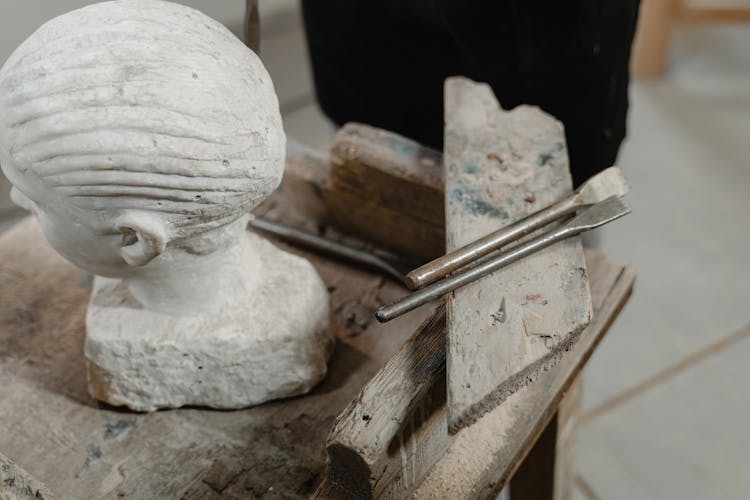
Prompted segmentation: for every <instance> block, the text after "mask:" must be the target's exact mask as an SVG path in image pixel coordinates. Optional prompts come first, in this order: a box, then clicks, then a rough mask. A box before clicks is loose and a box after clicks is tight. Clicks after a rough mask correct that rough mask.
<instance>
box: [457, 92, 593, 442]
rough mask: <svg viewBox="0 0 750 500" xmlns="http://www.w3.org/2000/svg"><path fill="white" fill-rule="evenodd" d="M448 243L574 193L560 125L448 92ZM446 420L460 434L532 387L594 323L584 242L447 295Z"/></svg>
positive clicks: (538, 114)
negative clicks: (582, 245)
mask: <svg viewBox="0 0 750 500" xmlns="http://www.w3.org/2000/svg"><path fill="white" fill-rule="evenodd" d="M445 113H446V128H445V152H444V153H445V154H444V162H445V200H446V201H445V204H446V246H447V249H448V251H452V250H455V249H457V248H459V247H461V246H463V245H466V244H468V243H470V242H472V241H473V240H476V239H478V238H480V237H482V236H484V235H486V234H487V233H490V232H492V231H495V230H497V229H499V228H501V227H504V226H506V225H508V224H511V223H512V222H515V221H517V220H519V219H521V218H523V217H525V216H526V215H529V214H531V213H533V212H535V211H537V210H540V209H542V208H544V207H546V206H548V205H550V204H552V203H553V202H555V201H557V200H559V199H560V198H562V197H564V196H566V195H568V194H570V193H571V191H572V181H571V177H570V171H569V170H568V157H567V152H566V148H565V136H564V132H563V127H562V124H561V123H560V122H558V121H557V120H555V119H554V118H553V117H551V116H549V115H547V114H546V113H544V112H542V111H541V110H539V109H538V108H536V107H530V106H519V107H517V108H515V109H514V110H512V111H507V112H506V111H503V110H502V109H501V108H500V106H499V104H498V103H497V101H496V100H495V97H494V95H493V94H492V90H491V89H490V87H489V86H488V85H486V84H477V83H474V82H472V81H471V80H468V79H466V78H450V79H448V80H447V81H446V87H445ZM447 315H448V348H447V370H448V423H449V430H450V431H451V432H456V431H458V430H459V429H461V428H462V427H465V426H467V425H470V424H472V423H473V422H475V421H476V420H477V419H478V418H479V417H481V416H482V415H483V414H484V413H486V412H487V411H489V410H491V409H492V408H494V407H495V406H496V405H497V404H498V403H500V402H502V401H503V400H505V399H506V398H507V397H508V396H509V395H511V394H513V393H514V392H515V391H517V390H518V389H520V388H522V387H524V386H526V385H527V384H528V383H529V382H531V381H533V380H534V379H535V378H536V376H537V375H538V374H539V373H540V372H543V371H545V370H548V369H549V368H550V367H551V366H553V365H554V364H555V363H556V362H557V361H558V359H559V357H560V355H561V354H562V352H564V351H565V350H567V349H570V348H571V346H573V344H574V343H575V341H576V339H577V338H578V335H579V334H580V332H581V330H583V328H584V327H585V326H586V325H587V324H588V323H589V321H590V320H591V296H590V292H589V284H588V277H587V275H586V264H585V262H584V258H583V250H582V249H581V243H580V241H579V239H578V238H572V239H568V240H565V241H562V242H559V243H556V244H554V245H552V246H550V247H548V248H546V249H544V250H542V251H540V252H537V253H535V254H534V255H531V256H530V257H527V258H525V259H523V260H521V261H519V262H516V263H515V264H512V265H510V266H508V267H506V268H504V269H502V270H500V271H498V272H495V273H493V274H491V275H489V276H486V277H484V278H482V279H481V280H479V281H477V282H475V283H472V284H470V285H468V286H465V287H463V288H461V289H459V290H456V291H455V292H453V293H452V294H450V295H448V299H447Z"/></svg>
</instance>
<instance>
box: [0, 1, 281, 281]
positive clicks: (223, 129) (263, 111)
mask: <svg viewBox="0 0 750 500" xmlns="http://www.w3.org/2000/svg"><path fill="white" fill-rule="evenodd" d="M284 148H285V137H284V132H283V129H282V123H281V116H280V113H279V106H278V100H277V98H276V94H275V92H274V88H273V84H272V82H271V78H270V77H269V75H268V73H267V72H266V70H265V68H264V67H263V65H262V63H261V62H260V59H259V58H258V57H257V56H256V55H255V54H254V53H253V52H251V51H250V50H249V49H248V48H247V47H245V46H244V45H243V44H242V43H241V42H240V41H239V40H238V39H237V38H236V37H235V36H234V35H232V34H231V33H230V32H229V31H228V30H227V29H226V28H225V27H224V26H222V25H221V24H219V23H218V22H216V21H214V20H213V19H211V18H209V17H207V16H205V15H203V14H202V13H200V12H198V11H196V10H194V9H191V8H188V7H184V6H181V5H177V4H174V3H169V2H164V1H160V0H119V1H112V2H103V3H96V4H93V5H90V6H88V7H85V8H83V9H80V10H76V11H73V12H69V13H67V14H64V15H62V16H60V17H57V18H55V19H53V20H51V21H49V22H47V23H46V24H44V25H43V26H42V27H41V28H39V29H38V30H37V31H36V32H35V33H34V34H32V35H31V36H30V37H29V38H28V39H27V40H26V41H25V42H24V43H23V44H21V45H20V46H19V47H18V48H17V49H16V50H15V52H14V53H13V54H12V55H11V57H10V58H9V59H8V60H7V62H6V63H5V65H4V66H3V67H2V69H0V165H2V170H3V172H4V173H5V175H6V176H7V177H8V178H9V179H10V181H11V182H12V183H13V185H14V189H13V192H12V197H13V200H14V201H15V202H16V203H17V204H19V205H21V206H23V207H25V208H27V209H29V210H30V211H32V212H34V213H35V214H36V215H37V217H38V218H39V221H40V223H41V225H42V227H43V230H44V232H45V235H46V237H47V239H48V240H49V242H50V244H51V245H52V246H53V247H54V248H55V249H56V250H57V251H58V252H59V253H60V254H62V255H63V256H64V257H66V258H67V259H68V260H70V261H71V262H73V263H74V264H76V265H78V266H79V267H81V268H83V269H86V270H88V271H90V272H92V273H95V274H99V275H102V276H110V277H129V276H132V275H133V274H134V273H138V272H139V271H138V270H139V269H142V268H144V267H148V266H149V265H151V263H153V262H156V261H157V260H158V261H160V262H161V263H162V265H163V266H164V265H166V266H167V267H168V264H169V262H170V261H171V260H173V259H171V258H170V256H169V255H170V253H171V252H181V253H183V254H184V253H186V252H187V253H189V254H208V253H212V252H214V251H216V250H217V249H218V248H220V247H222V246H224V247H225V246H227V240H231V239H232V238H235V237H236V236H237V235H238V234H240V233H241V232H244V230H245V227H244V222H245V219H246V217H245V215H246V214H247V213H248V212H249V211H250V210H251V209H252V208H254V207H255V206H256V205H257V204H259V203H260V202H261V201H262V200H263V199H264V198H265V197H266V196H268V195H269V194H270V193H271V191H273V190H274V189H275V188H276V187H277V186H278V184H279V182H280V180H281V175H282V172H283V165H284Z"/></svg>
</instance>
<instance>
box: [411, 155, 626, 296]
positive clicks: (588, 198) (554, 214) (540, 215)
mask: <svg viewBox="0 0 750 500" xmlns="http://www.w3.org/2000/svg"><path fill="white" fill-rule="evenodd" d="M628 189H629V188H628V183H627V181H626V180H625V177H624V176H623V175H622V172H621V171H620V169H619V167H610V168H608V169H606V170H602V171H601V172H599V173H598V174H596V175H594V176H593V177H591V178H589V179H588V180H587V181H586V182H584V183H583V184H582V185H581V186H580V187H579V188H578V189H577V190H576V191H575V192H574V193H573V194H571V195H570V196H568V197H567V198H564V199H562V200H560V201H558V202H557V203H554V204H553V205H551V206H549V207H547V208H545V209H542V210H540V211H539V212H536V213H534V214H531V215H529V216H528V217H525V218H523V219H521V220H519V221H517V222H515V223H513V224H511V225H509V226H506V227H504V228H502V229H499V230H498V231H495V232H493V233H490V234H488V235H487V236H484V237H482V238H480V239H478V240H476V241H473V242H472V243H469V244H468V245H466V246H463V247H461V248H459V249H457V250H454V251H453V252H450V253H448V254H446V255H443V256H441V257H438V258H437V259H435V260H433V261H430V262H428V263H427V264H424V265H423V266H420V267H418V268H417V269H414V270H413V271H411V272H409V273H408V274H407V275H406V278H405V279H404V283H405V284H406V286H407V287H409V288H410V289H411V290H415V289H418V288H422V287H423V286H425V285H429V284H430V283H433V282H435V281H437V280H438V279H440V278H442V277H444V276H446V275H448V274H450V273H451V272H453V271H455V270H457V269H459V268H461V267H463V266H465V265H467V264H470V263H472V262H474V261H476V260H477V259H479V258H480V257H483V256H485V255H487V254H489V253H490V252H493V251H494V250H498V249H500V247H502V246H503V245H506V244H508V243H510V242H513V241H516V240H518V239H520V238H522V237H523V236H526V235H527V234H530V233H532V232H534V231H536V230H537V229H539V228H542V227H544V226H546V225H547V224H550V223H552V222H554V221H556V220H559V219H561V218H563V217H565V216H566V215H570V214H572V213H574V212H576V211H578V210H579V209H581V208H585V207H588V206H591V205H593V204H595V203H599V202H601V201H603V200H606V199H607V198H610V197H613V196H624V195H625V194H627V192H628Z"/></svg>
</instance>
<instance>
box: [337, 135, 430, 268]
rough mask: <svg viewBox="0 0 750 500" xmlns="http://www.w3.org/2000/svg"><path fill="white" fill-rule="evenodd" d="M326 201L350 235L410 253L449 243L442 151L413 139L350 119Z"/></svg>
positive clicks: (340, 140) (427, 251)
mask: <svg viewBox="0 0 750 500" xmlns="http://www.w3.org/2000/svg"><path fill="white" fill-rule="evenodd" d="M325 196H326V201H327V203H328V205H329V209H330V213H331V214H332V219H333V223H334V224H335V225H337V226H338V227H339V228H341V229H342V230H344V231H345V232H347V233H348V234H351V235H354V236H358V237H361V238H363V239H365V240H368V241H370V242H372V243H375V244H377V245H379V246H382V247H383V248H388V249H391V250H394V251H396V252H399V253H401V254H403V255H407V256H411V257H419V258H422V259H432V258H434V257H437V256H438V255H440V254H442V253H443V250H444V248H445V230H444V225H443V224H444V209H443V178H442V156H441V154H440V153H439V152H437V151H434V150H432V149H429V148H426V147H424V146H422V145H420V144H418V143H416V142H414V141H412V140H410V139H407V138H405V137H402V136H400V135H398V134H394V133H392V132H388V131H385V130H382V129H378V128H374V127H370V126H367V125H363V124H359V123H348V124H346V125H345V126H344V127H342V128H341V129H340V130H339V132H338V133H337V134H336V138H335V139H334V141H333V144H332V146H331V174H330V182H329V184H328V185H327V186H326V192H325Z"/></svg>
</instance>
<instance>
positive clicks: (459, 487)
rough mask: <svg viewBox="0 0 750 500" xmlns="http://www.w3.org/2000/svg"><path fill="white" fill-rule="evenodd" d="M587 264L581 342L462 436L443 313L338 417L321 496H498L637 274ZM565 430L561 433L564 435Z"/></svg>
mask: <svg viewBox="0 0 750 500" xmlns="http://www.w3.org/2000/svg"><path fill="white" fill-rule="evenodd" d="M587 260H588V262H589V269H590V272H591V280H592V281H591V283H592V294H593V299H594V303H595V305H596V315H595V319H594V321H593V322H592V323H591V324H590V325H589V327H588V328H587V329H586V330H585V331H584V333H583V334H582V338H581V340H580V341H579V342H578V343H577V344H576V345H575V347H574V348H573V349H572V350H571V352H569V353H566V354H565V355H563V358H562V361H561V362H560V364H559V365H558V366H556V367H554V368H552V369H551V370H550V371H549V372H547V373H545V374H543V375H542V376H541V377H540V379H539V380H538V381H537V382H536V383H535V384H532V385H530V386H527V387H525V388H523V389H521V390H520V391H519V392H517V393H516V394H514V395H513V396H511V400H512V401H511V400H509V401H508V402H507V403H506V404H503V405H501V406H500V407H498V408H496V409H495V410H493V411H491V412H490V413H488V414H487V415H485V416H484V417H483V418H481V419H480V420H479V421H478V422H477V423H475V424H474V425H473V426H472V427H470V428H468V429H464V430H463V431H462V432H461V433H459V434H457V435H451V434H449V433H448V426H447V418H448V410H447V406H446V394H445V392H444V389H443V388H444V386H443V384H444V383H445V378H444V377H445V369H444V365H443V361H444V356H445V343H444V342H445V335H446V331H445V329H444V328H437V326H438V324H439V323H438V322H437V320H438V319H439V318H440V315H441V312H440V310H439V309H438V310H437V312H436V314H435V315H434V316H433V317H432V319H431V320H430V321H429V322H427V323H425V324H423V325H422V326H421V327H420V328H419V329H418V330H416V332H415V334H414V335H412V337H410V338H409V340H408V341H407V342H406V343H405V344H404V346H403V347H402V348H401V349H400V350H399V352H398V353H397V354H396V355H395V356H394V357H393V358H391V360H389V361H388V363H387V364H386V366H385V367H384V368H383V369H382V370H381V371H380V372H378V373H377V374H376V375H375V377H373V379H372V380H371V381H370V382H369V383H368V384H367V385H366V386H365V387H364V388H363V389H362V391H361V392H360V393H359V395H358V396H357V397H356V398H355V399H354V400H353V401H352V403H350V405H349V406H348V407H347V408H346V410H345V411H344V412H343V413H342V414H341V415H339V417H338V419H337V423H336V425H335V426H334V430H333V431H332V432H331V434H330V436H329V439H328V444H327V451H328V463H327V466H326V474H325V478H324V481H323V483H322V484H321V486H320V488H319V489H318V491H317V493H316V498H393V499H400V498H408V497H409V496H410V495H412V494H413V493H415V494H417V495H418V497H419V498H433V499H434V498H467V499H468V498H476V497H475V495H478V496H479V497H487V498H490V497H492V495H493V494H495V493H497V492H499V491H500V490H501V489H502V487H503V486H504V484H505V483H506V482H507V481H508V479H509V478H510V477H511V475H512V474H513V472H514V471H515V469H516V468H517V467H518V465H519V464H520V462H521V461H522V460H523V458H524V457H525V456H526V455H527V453H529V450H530V449H531V448H532V446H533V445H534V442H535V441H536V440H537V438H538V437H539V435H540V433H541V432H542V430H543V429H545V426H547V424H548V422H549V420H550V418H551V416H552V415H553V414H554V413H555V411H556V410H557V407H558V405H559V404H560V400H561V399H562V398H563V396H564V394H565V393H566V391H568V387H569V386H570V384H571V383H572V381H573V380H574V379H575V378H576V377H577V376H578V374H579V373H580V371H581V369H582V367H583V365H584V364H585V362H586V360H587V359H588V357H589V355H590V354H591V352H592V351H593V349H594V347H595V346H596V344H597V343H598V342H599V340H600V339H601V338H602V337H603V336H604V334H605V333H606V331H607V329H608V328H609V325H610V324H611V322H612V320H613V319H614V317H615V316H616V315H617V313H618V311H619V308H620V307H621V306H622V305H623V304H624V302H625V301H626V300H627V297H628V295H629V293H630V290H631V287H632V285H633V273H632V271H630V270H628V269H626V268H624V267H623V266H622V265H620V264H617V263H616V262H613V261H611V260H609V259H607V258H605V257H603V256H601V255H599V254H597V253H593V252H592V253H589V254H588V255H587ZM438 367H443V368H442V369H440V370H437V368H438ZM428 382H429V383H432V384H433V388H432V390H431V391H430V390H429V388H428V387H427V383H428ZM573 396H574V394H573ZM574 402H575V397H571V399H570V400H569V402H568V403H566V404H565V405H562V406H564V408H563V409H562V413H563V414H564V415H563V418H562V420H563V421H569V420H570V418H569V417H568V416H567V415H568V414H569V413H570V408H569V406H570V405H572V404H574ZM565 428H566V427H565V426H563V430H561V433H564V434H565V435H568V431H567V430H565ZM557 429H558V427H557V426H555V432H556V433H557ZM467 435H468V436H470V438H468V439H465V438H464V437H463V436H467ZM446 450H447V454H445V453H446ZM444 454H445V458H443V456H444ZM553 460H554V456H553ZM464 474H465V475H466V479H464V478H463V475H464ZM425 478H427V482H426V483H423V481H425ZM550 479H551V478H550ZM550 482H551V481H550ZM443 488H444V489H445V490H444V491H443ZM550 489H551V487H550ZM493 498H494V497H493Z"/></svg>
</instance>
